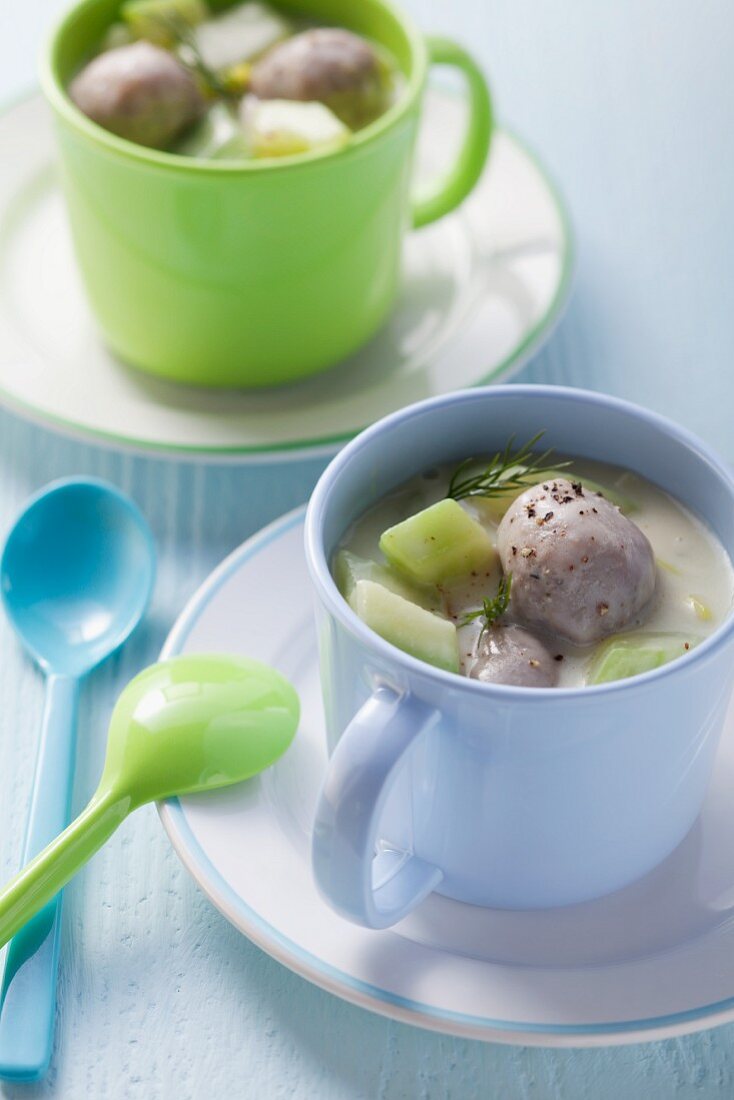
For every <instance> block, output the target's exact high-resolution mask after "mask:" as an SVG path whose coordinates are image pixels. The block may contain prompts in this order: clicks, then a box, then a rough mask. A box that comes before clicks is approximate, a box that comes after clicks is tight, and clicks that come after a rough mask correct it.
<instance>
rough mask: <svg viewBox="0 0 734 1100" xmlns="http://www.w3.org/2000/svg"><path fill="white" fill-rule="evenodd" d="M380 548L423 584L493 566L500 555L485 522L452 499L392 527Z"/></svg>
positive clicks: (440, 502)
mask: <svg viewBox="0 0 734 1100" xmlns="http://www.w3.org/2000/svg"><path fill="white" fill-rule="evenodd" d="M380 549H381V550H382V552H383V554H384V555H385V557H386V558H387V560H388V561H389V562H390V563H391V565H394V566H395V567H396V568H397V569H401V570H402V571H403V572H405V573H407V574H408V575H409V576H411V577H413V578H414V579H415V580H417V581H418V582H419V583H420V584H440V583H442V582H443V581H447V580H450V579H451V578H453V577H460V576H463V575H465V574H467V573H471V572H473V571H475V570H480V569H489V568H490V566H491V565H492V564H493V562H494V558H495V554H496V551H495V548H494V545H493V543H492V540H491V538H490V537H489V535H488V534H487V532H486V531H485V530H484V528H483V527H482V526H481V524H479V523H477V521H476V520H474V519H472V518H471V516H470V515H468V514H467V512H465V511H464V509H463V508H462V507H461V505H459V504H457V502H456V501H455V500H450V499H449V500H440V501H439V502H438V504H432V505H431V507H430V508H425V509H424V510H423V511H422V512H417V513H416V515H414V516H410V517H409V518H408V519H404V520H403V522H402V523H397V524H396V525H395V526H394V527H388V529H387V531H384V532H383V534H382V537H381V538H380Z"/></svg>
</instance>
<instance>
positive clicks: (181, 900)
mask: <svg viewBox="0 0 734 1100" xmlns="http://www.w3.org/2000/svg"><path fill="white" fill-rule="evenodd" d="M408 6H409V7H410V8H411V10H412V11H413V13H414V15H415V16H416V18H417V19H418V20H419V21H420V22H421V24H422V25H423V26H424V27H425V28H426V29H430V30H436V31H443V32H446V33H450V34H453V35H455V36H456V37H457V38H460V39H462V40H464V41H465V42H467V43H470V44H472V45H473V47H474V49H475V51H476V52H477V54H478V55H479V56H480V57H481V59H482V60H483V62H484V63H485V64H486V66H487V68H488V70H489V72H490V73H491V74H492V78H493V84H494V89H495V94H496V98H497V103H498V110H499V113H500V115H501V117H502V119H503V121H505V122H507V123H509V124H511V125H512V126H514V127H515V128H516V129H517V131H518V132H519V133H521V134H522V135H523V136H524V137H526V138H528V139H529V140H530V142H531V144H532V145H534V147H535V148H536V149H537V150H538V151H539V152H540V153H541V154H542V155H543V157H544V158H545V160H546V162H547V163H548V165H549V166H550V167H551V169H552V171H553V173H554V175H555V177H556V178H557V180H558V182H559V184H560V186H561V187H562V189H563V191H564V192H565V194H566V196H567V198H568V200H569V204H570V207H571V210H572V214H573V219H574V222H575V225H576V234H577V244H578V270H577V276H576V287H575V293H574V297H573V300H572V303H571V306H570V308H569V310H568V313H567V315H566V318H565V320H564V321H563V323H562V324H561V326H560V327H559V329H558V330H557V332H556V333H555V335H554V337H553V339H552V341H551V343H550V344H549V345H548V346H547V347H546V349H545V350H544V351H543V352H542V353H541V354H540V355H539V356H538V358H537V359H536V360H535V362H534V363H533V364H531V366H530V367H529V368H528V369H526V370H525V371H524V373H523V375H522V376H521V380H532V381H551V382H558V383H568V384H576V385H585V386H589V387H591V388H595V389H603V390H607V391H610V392H613V393H616V394H622V395H624V396H626V397H630V398H632V399H634V400H637V401H640V402H643V403H646V404H648V405H650V406H652V407H654V408H656V409H658V410H660V411H662V412H665V413H667V414H669V415H672V416H674V417H676V418H677V419H679V420H681V421H683V422H684V423H685V424H687V425H688V426H689V427H691V428H693V429H694V430H695V431H697V432H699V433H700V434H702V435H703V436H705V437H706V438H707V439H708V440H709V441H710V442H712V443H713V444H715V445H716V446H718V447H719V449H720V450H721V451H722V452H723V454H724V455H725V457H727V458H729V459H730V460H732V461H734V433H733V432H732V419H733V418H732V413H733V412H734V408H733V405H734V402H733V398H734V382H733V381H732V352H733V350H734V279H732V274H731V265H732V255H733V254H734V146H733V141H734V138H733V136H732V105H733V104H734V77H733V76H732V64H731V58H732V57H733V56H734V7H733V6H732V4H731V0H702V2H701V3H699V4H692V3H690V0H688V2H686V0H643V2H642V3H639V2H637V0H617V2H616V3H614V4H602V3H593V2H592V3H590V2H589V0H534V2H532V0H494V2H493V3H492V4H490V3H488V0H454V2H452V3H451V4H448V3H446V2H445V0H410V2H409V3H408ZM59 8H60V4H59V3H58V0H24V2H23V3H22V4H14V5H13V4H11V3H10V0H4V2H3V5H2V10H1V11H0V62H1V63H0V98H9V97H11V96H15V95H17V94H19V93H20V92H21V91H22V90H23V89H24V88H30V87H31V86H32V83H33V64H34V56H35V53H36V51H37V48H38V45H39V43H40V40H41V36H42V33H43V31H44V29H45V28H46V26H47V25H48V23H49V21H50V19H51V18H52V16H53V14H54V13H55V12H56V11H57V10H58V9H59ZM1 165H2V149H0V170H2V169H1ZM0 293H2V288H0ZM41 323H42V319H41V318H39V324H41ZM320 466H321V464H320V463H318V462H312V463H303V464H302V465H300V466H299V467H298V468H295V469H292V470H290V471H288V472H286V470H285V468H283V467H271V468H269V469H268V468H265V469H263V470H259V471H253V470H250V469H247V468H242V469H237V468H236V467H229V468H226V467H217V466H208V467H197V466H195V465H192V464H174V463H169V462H163V461H160V460H149V459H143V458H134V457H131V456H126V455H119V454H113V453H111V452H107V451H103V450H97V449H95V448H92V447H90V446H86V445H81V444H78V443H74V442H71V441H67V440H64V439H62V438H60V437H58V436H56V435H54V434H50V433H47V432H46V431H44V430H42V429H39V428H37V427H34V426H31V425H27V424H25V423H23V422H21V421H20V420H18V419H16V418H15V417H13V416H10V415H9V414H6V413H2V414H0V528H2V529H5V527H6V526H7V525H8V524H9V523H10V521H11V519H12V517H13V515H14V513H15V511H16V510H17V509H18V508H19V507H20V505H21V503H22V501H23V500H24V498H25V497H26V496H27V495H28V494H29V493H31V492H32V491H34V490H35V489H36V488H38V487H39V486H41V485H43V484H44V483H45V482H47V481H49V480H51V479H53V478H56V477H60V476H63V475H67V474H77V473H90V474H95V475H99V476H102V477H106V478H109V479H110V480H111V481H113V482H115V483H116V484H117V485H119V486H121V487H122V488H123V489H124V490H125V491H127V492H129V493H131V494H132V496H133V497H134V498H135V499H136V501H137V502H138V504H139V505H140V507H141V508H142V509H143V511H144V512H145V514H146V515H147V517H148V519H149V520H150V522H151V524H152V526H153V529H154V531H155V535H156V538H157V540H158V546H159V550H160V572H159V578H158V584H157V587H156V593H155V600H154V604H153V607H152V611H151V614H150V616H149V618H148V620H147V622H146V624H145V626H144V627H143V628H142V629H140V630H139V631H138V632H137V634H136V635H135V636H134V638H133V640H132V641H131V642H130V643H129V644H128V645H127V646H126V648H125V649H124V651H123V652H122V653H121V654H119V655H117V656H115V657H114V658H113V659H112V660H110V661H109V662H108V663H107V664H106V665H105V666H104V667H103V668H101V669H100V670H98V671H97V672H96V673H94V674H93V676H92V677H90V679H89V681H88V682H87V684H86V685H85V688H84V691H83V696H82V702H81V712H80V714H81V717H80V729H79V754H78V759H79V765H78V775H77V782H76V791H75V805H76V806H77V807H78V806H80V805H81V804H82V803H83V802H84V801H85V800H86V798H87V797H88V796H89V794H90V793H91V791H92V789H93V787H94V785H95V782H96V778H97V776H98V773H99V770H100V766H101V761H102V755H103V746H104V738H105V730H106V723H107V719H108V716H109V712H110V709H111V706H112V703H113V701H114V698H115V696H116V693H117V691H118V690H119V689H120V687H121V686H122V685H123V684H124V683H125V682H126V680H127V679H129V678H130V677H131V676H132V675H133V674H134V673H135V672H136V671H137V670H138V669H139V668H140V667H141V666H142V665H143V664H145V663H147V662H149V661H151V660H154V659H155V657H156V655H157V652H158V650H159V648H160V646H161V643H162V641H163V639H164V638H165V635H166V633H167V631H168V629H169V628H170V626H171V624H172V622H173V620H174V618H175V616H176V614H177V612H178V611H179V610H180V608H181V607H182V605H183V603H184V601H185V600H186V598H187V597H188V596H189V595H190V594H191V593H192V592H193V591H194V590H195V588H196V587H197V586H198V584H199V583H200V582H201V581H202V580H203V579H204V577H205V576H206V574H207V573H208V572H209V571H210V569H211V568H212V567H213V566H214V565H216V564H217V562H218V561H219V560H220V559H221V558H222V557H223V556H224V555H225V554H227V553H228V552H229V551H230V550H231V549H233V548H234V547H235V546H236V545H237V544H238V543H239V542H241V541H242V539H244V538H245V537H246V536H247V535H249V534H250V533H252V532H253V531H254V530H255V529H257V528H258V527H259V526H261V525H262V524H263V523H264V522H266V521H267V520H269V519H272V518H274V517H275V516H277V515H279V514H280V513H281V512H283V511H285V510H286V509H288V508H290V507H292V506H293V505H295V504H297V503H299V502H300V501H301V500H303V499H305V498H306V497H307V495H308V492H309V489H310V487H311V485H312V484H313V481H314V479H315V477H316V476H317V474H318V472H319V469H320ZM41 707H42V684H41V680H40V677H39V676H38V674H37V673H36V672H35V670H34V669H33V668H32V667H31V665H30V662H29V661H28V660H27V659H26V658H25V657H24V655H23V654H22V653H21V651H20V650H19V647H18V646H17V644H16V642H15V640H14V638H13V637H12V636H11V634H10V630H9V628H8V626H7V624H6V623H5V622H4V621H2V620H0V872H1V873H2V875H3V877H7V876H8V875H9V874H11V873H12V872H13V871H14V870H15V868H16V864H17V861H18V858H19V853H20V848H21V843H22V832H23V826H24V820H25V815H26V808H27V801H28V795H29V790H30V784H31V779H32V770H33V762H34V755H35V741H36V735H37V731H38V728H39V722H40V717H41ZM733 1095H734V1027H724V1028H720V1029H718V1030H716V1031H710V1032H704V1033H701V1034H699V1035H695V1036H690V1037H687V1038H683V1039H680V1040H675V1041H669V1042H663V1043H654V1044H650V1045H647V1046H632V1047H625V1048H617V1049H613V1050H598V1051H594V1050H590V1051H562V1052H552V1051H542V1050H529V1049H523V1048H510V1047H501V1046H493V1045H483V1044H480V1043H473V1042H466V1041H460V1040H454V1039H450V1038H443V1037H440V1036H436V1035H433V1034H429V1033H427V1032H423V1031H420V1030H418V1029H414V1028H410V1027H407V1026H404V1025H399V1024H394V1023H390V1022H388V1021H386V1020H383V1019H381V1018H378V1017H376V1016H373V1015H370V1014H369V1013H367V1012H365V1011H363V1010H360V1009H357V1008H354V1007H351V1006H349V1005H346V1004H343V1003H342V1002H340V1001H339V1000H337V999H336V998H334V997H332V996H330V995H328V994H327V993H324V992H322V991H320V990H317V989H315V988H313V987H311V986H310V985H308V984H307V983H306V982H305V981H303V980H302V979H300V978H298V977H296V976H295V975H293V974H291V973H289V972H288V971H286V970H284V969H283V968H282V967H280V966H279V965H278V964H276V963H275V962H273V961H272V960H271V959H269V958H268V957H267V956H265V955H263V954H262V953H261V952H260V951H259V950H257V949H256V948H255V947H253V946H252V945H251V944H250V943H248V942H247V941H246V940H245V939H244V938H242V937H241V936H240V935H239V934H238V933H237V932H235V931H234V929H233V928H231V927H230V926H229V925H228V924H227V922H226V921H225V920H224V918H223V917H221V916H220V915H219V914H218V913H217V912H216V911H215V910H214V909H213V908H212V907H211V906H210V905H209V903H208V902H207V901H205V900H204V898H203V897H202V896H201V894H200V893H199V892H198V890H197V889H196V887H195V886H194V885H193V883H192V882H191V880H190V879H189V878H188V876H187V874H186V873H185V872H184V870H183V869H182V867H181V865H180V864H179V862H178V859H177V858H176V856H175V855H174V854H173V852H172V850H171V849H170V846H169V844H168V841H167V839H166V837H165V835H164V833H163V831H162V829H161V827H160V825H159V823H158V820H157V816H156V814H155V811H154V810H153V809H146V810H144V811H141V812H139V813H138V814H136V815H135V817H134V818H133V819H131V820H129V821H128V822H127V823H126V824H125V825H124V826H123V828H122V829H121V830H120V831H119V833H118V834H117V835H116V836H115V837H114V838H113V840H112V841H111V842H110V843H109V845H108V846H107V847H106V849H105V850H104V851H103V852H101V853H100V854H99V855H98V856H97V857H95V859H94V860H93V861H92V862H91V863H90V865H89V866H88V868H87V869H86V870H85V871H84V872H83V873H82V874H81V875H80V876H79V877H78V879H77V880H76V881H75V882H74V883H73V884H72V885H71V886H70V888H69V889H68V890H67V892H66V902H65V930H64V939H63V955H62V964H61V984H60V998H59V1017H58V1033H57V1044H56V1050H55V1054H54V1058H53V1063H52V1066H51V1071H50V1073H49V1076H48V1078H47V1080H46V1081H45V1082H44V1083H43V1084H40V1085H37V1086H31V1087H21V1086H14V1087H13V1086H8V1085H6V1086H2V1085H0V1096H3V1097H14V1098H21V1097H22V1098H28V1100H30V1098H36V1097H54V1098H56V1097H58V1098H64V1100H82V1098H87V1097H89V1098H93V1100H97V1098H107V1097H110V1098H117V1097H120V1098H121V1100H122V1098H124V1100H127V1098H130V1100H133V1098H135V1100H162V1098H168V1097H171V1098H173V1097H175V1098H177V1100H187V1098H189V1097H192V1098H199V1097H204V1098H207V1100H220V1098H222V1100H224V1098H227V1100H229V1098H232V1100H239V1098H248V1100H249V1098H253V1100H278V1098H281V1097H282V1098H286V1097H287V1098H291V1097H293V1098H298V1100H301V1098H304V1100H310V1098H314V1100H358V1098H359V1100H361V1098H367V1100H373V1098H375V1100H376V1098H381V1100H397V1098H407V1100H413V1098H416V1100H418V1098H430V1100H444V1098H445V1100H449V1098H451V1100H470V1098H482V1100H484V1098H487V1100H516V1098H517V1100H521V1098H522V1100H546V1098H547V1100H586V1098H590V1100H694V1098H696V1100H698V1098H700V1097H722V1098H729V1097H731V1096H733Z"/></svg>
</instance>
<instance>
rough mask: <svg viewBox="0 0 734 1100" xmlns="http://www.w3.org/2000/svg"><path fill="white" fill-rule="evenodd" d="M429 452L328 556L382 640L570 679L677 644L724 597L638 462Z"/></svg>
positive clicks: (713, 619)
mask: <svg viewBox="0 0 734 1100" xmlns="http://www.w3.org/2000/svg"><path fill="white" fill-rule="evenodd" d="M538 438H539V437H536V438H535V439H533V440H530V441H529V443H528V444H527V445H525V446H524V447H520V448H515V447H514V441H512V440H511V441H510V442H509V443H508V445H507V447H506V448H505V450H504V452H502V453H499V454H497V455H495V456H494V457H492V458H487V459H474V458H471V459H467V460H466V462H464V463H461V464H459V466H458V467H457V466H456V465H455V464H454V465H452V466H439V467H437V468H436V469H432V470H427V471H425V472H424V473H423V474H421V475H419V476H417V477H414V478H412V479H411V480H410V481H407V482H406V483H405V484H403V485H402V486H400V487H399V488H398V489H396V490H394V491H393V492H391V493H389V494H388V495H386V496H385V497H384V498H383V499H382V500H380V501H379V502H378V503H377V504H375V505H374V506H373V507H372V508H370V509H369V510H368V511H367V512H366V513H365V514H364V515H363V516H361V517H360V518H359V519H358V520H357V522H356V523H354V524H353V525H352V527H351V528H350V529H349V530H348V531H347V533H346V534H345V536H344V538H343V540H342V543H341V545H340V547H339V549H338V551H337V553H336V555H335V558H334V562H333V571H334V576H335V579H336V582H337V585H338V586H339V589H340V591H341V593H342V595H343V596H344V597H345V599H347V600H348V602H349V604H350V606H351V607H352V609H353V610H354V611H355V612H356V614H357V615H358V616H359V617H360V618H361V619H362V620H363V621H364V622H365V623H366V624H367V626H369V627H371V629H373V630H374V631H375V632H376V633H377V634H379V635H381V636H382V637H383V638H385V639H386V640H387V641H388V642H391V643H392V644H393V645H396V646H397V647H398V648H400V649H403V650H405V652H407V653H410V654H412V655H413V656H414V657H417V658H418V659H420V660H423V661H426V662H428V663H429V664H433V665H435V666H436V667H438V668H442V669H445V670H447V671H450V672H454V673H457V674H459V675H462V676H468V677H471V678H474V679H477V680H479V681H483V682H485V683H495V684H511V685H515V686H520V687H536V688H537V687H545V688H554V687H564V688H577V687H584V686H587V685H595V684H602V683H607V682H609V681H612V680H621V679H626V678H627V677H630V676H635V675H638V674H640V673H643V672H647V671H650V670H651V669H654V668H658V667H660V666H661V665H664V664H667V663H668V662H669V661H673V660H677V659H685V656H686V654H687V653H689V652H690V651H691V650H692V649H694V648H695V646H696V645H698V644H699V643H700V642H701V641H702V640H703V639H704V638H705V637H706V636H707V635H709V634H710V633H712V631H714V630H715V629H716V628H717V627H718V626H719V625H720V623H721V622H722V621H723V620H724V619H725V618H726V617H727V616H728V615H729V614H730V613H731V610H732V601H733V598H734V571H733V569H732V563H731V561H730V559H729V557H728V555H727V553H726V551H725V550H724V548H723V547H722V546H721V544H720V543H719V541H718V539H717V538H716V537H715V536H714V534H713V533H712V532H711V531H710V530H709V529H708V527H706V526H705V525H704V524H703V523H702V522H701V521H700V520H699V519H697V518H696V517H695V516H694V515H693V514H692V513H691V512H690V511H689V510H688V509H687V508H685V507H684V506H683V505H682V504H680V503H679V502H678V501H676V500H675V499H673V497H671V496H670V495H669V494H667V493H666V492H664V491H663V490H662V489H660V488H658V487H657V486H655V485H653V484H652V483H651V482H649V481H647V480H646V479H645V478H643V477H640V476H639V475H637V474H633V473H631V472H629V471H626V470H623V469H620V468H618V467H615V466H610V465H606V464H603V463H598V462H592V461H588V460H586V459H580V458H579V459H577V458H562V457H559V456H554V455H551V454H550V452H546V453H545V454H542V455H537V454H536V453H535V452H534V450H533V448H534V446H535V444H536V443H537V441H538Z"/></svg>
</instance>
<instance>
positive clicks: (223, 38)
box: [193, 0, 292, 71]
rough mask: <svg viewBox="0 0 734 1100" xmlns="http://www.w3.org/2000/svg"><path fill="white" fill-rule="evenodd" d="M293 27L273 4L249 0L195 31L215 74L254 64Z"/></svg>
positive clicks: (229, 9) (198, 42)
mask: <svg viewBox="0 0 734 1100" xmlns="http://www.w3.org/2000/svg"><path fill="white" fill-rule="evenodd" d="M291 29H292V28H291V24H290V23H289V22H288V20H287V19H285V18H284V17H283V16H282V15H281V14H280V12H278V11H276V10H275V9H274V8H272V7H271V6H270V4H265V3H262V2H261V0H247V3H245V4H236V5H235V6H234V7H230V8H226V9H225V10H224V11H222V12H220V13H219V14H218V15H216V16H215V17H214V18H213V19H207V20H206V22H205V23H202V24H200V25H199V26H197V28H196V30H195V31H194V35H193V37H194V41H195V43H196V48H197V50H198V52H199V55H200V56H201V58H202V60H203V62H204V64H205V65H206V66H207V67H208V68H210V69H214V70H215V71H219V70H221V69H228V68H230V67H231V66H232V65H239V64H240V62H242V61H253V60H254V59H255V58H256V57H259V55H260V54H261V53H264V51H265V50H268V49H270V47H271V46H274V45H275V43H276V42H279V41H280V39H281V38H285V37H287V35H289V34H290V33H291Z"/></svg>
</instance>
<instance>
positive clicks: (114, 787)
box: [0, 655, 299, 947]
mask: <svg viewBox="0 0 734 1100" xmlns="http://www.w3.org/2000/svg"><path fill="white" fill-rule="evenodd" d="M298 717H299V702H298V696H297V695H296V692H295V691H294V689H293V688H292V687H291V685H290V684H289V683H288V681H287V680H285V679H284V678H283V677H282V676H281V675H280V673H278V672H276V671H275V670H274V669H272V668H269V667H268V666H267V665H263V664H261V663H260V662H259V661H253V660H250V659H248V658H245V657H228V656H216V655H213V656H211V655H210V656H200V657H197V656H184V657H173V658H171V659H170V660H168V661H163V662H161V663H160V664H159V665H154V666H153V667H152V668H149V669H146V670H145V671H144V672H141V673H140V674H139V675H138V676H136V678H135V679H134V680H132V681H131V683H130V684H128V686H127V687H126V688H125V690H124V692H123V693H122V695H121V696H120V699H119V701H118V703H117V706H116V707H115V710H114V712H113V715H112V720H111V723H110V735H109V742H108V749H107V758H106V760H105V766H104V770H103V772H102V778H101V780H100V783H99V787H98V788H97V790H96V792H95V794H94V795H93V796H92V799H91V801H90V803H89V805H88V806H87V807H86V809H85V810H83V811H82V812H81V814H80V815H79V817H77V819H76V820H75V821H73V822H72V823H71V825H69V827H68V828H67V829H65V830H64V832H63V833H61V835H60V836H58V837H56V839H55V840H54V841H52V842H51V843H50V844H49V845H48V846H47V847H46V848H44V850H43V851H42V852H41V853H40V854H39V855H38V856H36V858H35V859H33V860H31V862H30V863H29V864H28V865H27V866H26V867H24V868H23V870H22V871H21V872H20V873H19V874H18V875H16V877H15V878H14V879H13V880H12V881H11V882H10V883H9V884H8V885H7V886H6V887H5V889H4V890H2V891H0V947H2V946H3V944H4V943H6V942H7V941H8V939H10V937H11V936H14V935H15V934H16V932H17V931H18V930H19V929H20V928H21V927H22V926H23V925H24V924H25V923H26V922H27V921H29V920H31V918H32V917H34V916H35V915H36V913H38V912H39V910H40V909H42V908H43V906H44V905H46V904H47V903H48V902H49V901H50V900H51V898H53V897H54V895H55V894H56V893H57V892H58V891H59V890H60V889H61V888H62V887H63V886H65V885H66V883H67V882H68V881H69V879H70V878H71V877H72V875H74V874H75V873H76V872H77V871H78V870H79V868H80V867H81V866H82V865H83V864H84V863H86V861H87V860H88V859H89V858H90V856H92V855H93V854H94V852H96V851H97V849H98V848H100V847H101V846H102V845H103V844H104V842H105V841H106V840H107V839H108V838H109V837H110V836H111V835H112V833H113V832H114V831H115V829H116V828H117V827H118V825H120V824H121V822H122V821H123V820H124V819H125V817H127V815H128V814H129V813H130V811H131V810H134V809H135V808H136V807H138V806H141V805H142V804H143V803H145V802H152V801H154V800H156V799H160V798H167V797H170V796H171V795H174V794H190V793H192V792H194V791H208V790H213V789H215V788H217V787H225V786H229V785H230V784H233V783H239V782H241V781H242V780H243V779H248V778H250V777H251V776H253V775H255V774H256V773H257V772H260V771H262V770H263V769H264V768H267V767H268V766H269V765H270V764H273V763H274V762H275V761H276V760H277V759H278V757H279V756H281V755H282V753H284V752H285V750H286V749H287V748H288V746H289V745H290V743H291V741H292V740H293V737H294V736H295V732H296V729H297V727H298ZM244 839H245V838H243V842H244Z"/></svg>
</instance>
